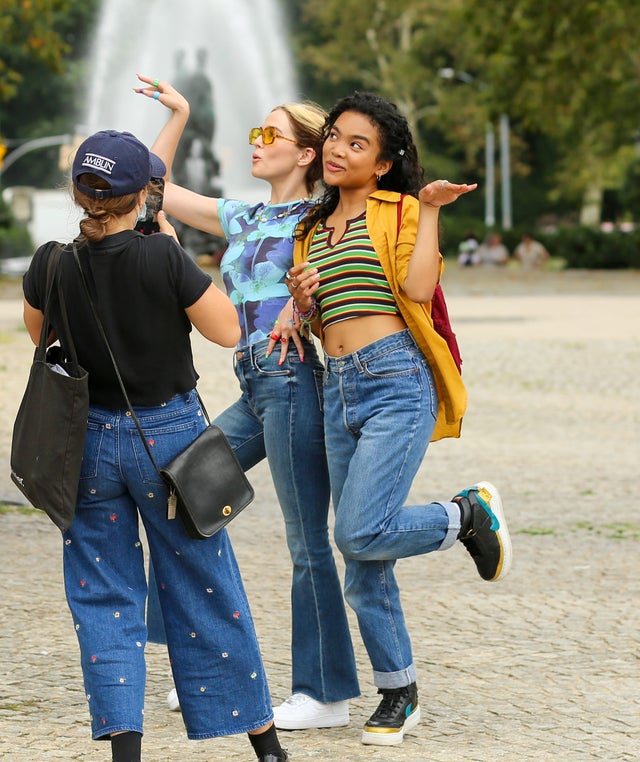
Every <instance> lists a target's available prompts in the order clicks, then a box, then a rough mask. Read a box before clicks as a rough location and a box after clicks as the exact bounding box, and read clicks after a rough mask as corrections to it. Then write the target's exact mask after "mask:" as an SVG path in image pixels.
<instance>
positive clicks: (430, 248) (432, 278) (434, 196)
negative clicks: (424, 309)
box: [403, 180, 478, 303]
mask: <svg viewBox="0 0 640 762" xmlns="http://www.w3.org/2000/svg"><path fill="white" fill-rule="evenodd" d="M477 187H478V186H477V183H474V184H473V185H467V184H465V183H463V184H461V185H456V184H455V183H450V182H448V181H447V180H434V181H433V182H432V183H429V184H428V185H425V186H424V188H422V189H421V190H420V193H419V194H418V201H419V202H420V215H419V217H418V230H417V232H416V242H415V246H414V249H413V253H412V254H411V259H410V260H409V267H408V269H407V277H406V278H405V281H404V284H403V289H404V292H405V293H406V295H407V296H408V297H409V299H411V300H412V301H414V302H419V303H425V302H428V301H431V297H432V296H433V292H434V290H435V288H436V286H437V285H438V279H439V277H440V247H439V242H438V218H439V214H440V207H441V206H445V205H446V204H451V203H453V202H454V201H456V199H457V198H458V197H459V196H461V195H462V194H464V193H469V192H470V191H472V190H475V189H476V188H477Z"/></svg>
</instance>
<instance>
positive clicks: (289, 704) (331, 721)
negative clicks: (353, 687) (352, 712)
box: [273, 693, 349, 730]
mask: <svg viewBox="0 0 640 762" xmlns="http://www.w3.org/2000/svg"><path fill="white" fill-rule="evenodd" d="M273 720H274V723H275V726H276V728H278V730H307V729H308V728H340V727H342V726H344V725H348V724H349V701H348V700H346V701H333V702H331V703H327V704H323V703H321V702H320V701H316V700H315V699H312V698H311V696H307V695H305V694H304V693H294V694H293V695H292V696H289V698H288V699H287V700H286V701H284V702H283V703H282V704H280V706H274V708H273Z"/></svg>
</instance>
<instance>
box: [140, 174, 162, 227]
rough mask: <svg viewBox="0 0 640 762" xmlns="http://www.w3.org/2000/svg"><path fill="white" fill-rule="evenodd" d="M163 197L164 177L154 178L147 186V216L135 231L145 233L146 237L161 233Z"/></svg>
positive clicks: (141, 220)
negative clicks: (160, 219) (160, 214)
mask: <svg viewBox="0 0 640 762" xmlns="http://www.w3.org/2000/svg"><path fill="white" fill-rule="evenodd" d="M163 195H164V179H163V178H162V177H152V178H151V180H149V184H148V185H147V201H146V207H147V211H146V214H145V216H144V217H143V218H142V219H139V220H138V221H137V222H136V225H135V228H134V230H137V231H138V232H139V233H144V235H150V234H151V233H157V232H159V230H160V226H159V225H158V212H159V211H160V210H161V209H162V197H163Z"/></svg>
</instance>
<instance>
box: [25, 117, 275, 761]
mask: <svg viewBox="0 0 640 762" xmlns="http://www.w3.org/2000/svg"><path fill="white" fill-rule="evenodd" d="M165 171H166V169H165V166H164V163H163V162H162V160H161V159H159V158H158V157H157V156H155V155H154V154H152V153H150V152H149V150H148V149H147V148H146V146H144V145H143V144H142V143H141V142H140V141H139V140H137V138H135V137H134V136H133V135H131V134H130V133H127V132H116V131H112V130H106V131H102V132H98V133H96V134H94V135H92V136H91V137H89V138H87V140H85V141H84V143H82V145H81V146H80V147H79V149H78V152H77V154H76V156H75V159H74V162H73V169H72V179H73V195H74V199H75V202H76V204H77V205H78V206H79V207H81V208H82V209H83V210H84V218H83V219H82V220H81V222H80V235H79V237H78V238H77V239H76V240H75V241H74V246H75V247H76V249H77V252H78V255H79V262H80V266H81V268H82V270H83V272H84V276H85V279H86V281H87V283H88V287H89V290H90V292H91V297H92V300H93V302H94V304H95V305H96V308H97V311H98V313H99V316H100V319H101V321H102V324H103V326H104V330H105V333H106V335H107V337H108V339H109V342H110V344H111V349H112V351H113V354H114V356H115V357H116V359H117V362H118V366H119V369H120V373H121V375H122V378H123V381H124V386H125V388H126V389H127V392H128V394H129V397H130V400H131V404H132V406H133V407H134V410H135V412H136V415H137V417H138V419H139V420H140V423H141V425H142V428H143V429H144V431H145V434H146V435H147V436H148V442H149V445H150V446H151V447H153V451H154V455H155V459H156V462H157V463H158V465H159V466H160V467H162V466H163V465H165V464H166V463H168V462H169V461H170V460H172V459H173V458H174V457H175V456H176V455H177V454H178V453H179V452H181V451H182V450H184V449H185V448H186V447H187V446H188V445H189V444H190V443H191V442H192V441H193V440H194V439H195V438H196V437H197V436H198V434H199V433H200V432H201V431H202V430H203V429H204V427H205V421H204V417H203V415H202V408H201V406H200V404H199V400H198V397H197V394H196V383H197V380H198V374H197V372H196V369H195V367H194V362H193V356H192V349H191V342H190V333H191V329H192V326H195V327H196V328H197V329H198V331H199V332H200V333H201V334H202V335H203V336H204V337H205V338H207V339H209V340H210V341H212V342H214V343H217V344H220V345H221V346H225V347H233V346H234V345H235V344H236V343H237V341H238V339H239V337H240V327H239V323H238V318H237V314H236V310H235V307H234V306H233V304H232V302H231V301H230V299H229V298H228V297H227V296H226V295H225V294H223V292H222V291H220V290H219V289H218V288H217V287H216V286H215V285H214V284H213V283H212V281H211V277H210V276H209V275H207V274H206V273H204V272H203V271H202V270H201V269H200V268H199V267H198V266H197V265H196V264H195V263H194V262H193V261H192V259H191V258H190V257H189V256H188V255H187V253H186V252H185V251H184V250H183V249H182V248H181V246H180V245H179V244H178V242H177V240H176V239H175V238H174V236H175V231H174V230H173V228H172V227H171V225H170V224H169V223H168V222H167V220H166V218H165V217H164V215H163V214H162V213H160V214H159V225H160V233H159V234H155V235H148V236H145V235H143V234H141V233H139V232H137V231H135V230H134V226H135V225H136V222H137V220H138V218H139V216H140V215H141V213H142V210H143V208H144V205H145V199H146V196H147V189H146V186H147V184H148V183H149V181H150V180H151V179H152V178H154V177H162V176H163V175H164V174H165ZM59 247H60V244H59V243H57V242H55V241H51V242H49V243H47V244H45V245H43V246H41V247H40V248H39V249H38V250H37V251H36V253H35V254H34V257H33V259H32V262H31V265H30V267H29V271H28V272H27V274H26V275H25V278H24V297H25V298H24V319H25V324H26V326H27V329H28V331H29V335H30V336H31V338H32V340H33V341H34V343H38V339H39V336H40V332H41V327H42V323H43V320H44V314H43V309H44V300H45V288H46V282H47V262H48V261H49V257H50V255H51V253H52V252H53V251H55V250H56V249H58V248H59ZM59 267H60V270H59V272H60V278H61V283H62V287H63V289H64V292H65V293H66V294H69V295H73V298H72V299H71V298H69V299H67V300H66V302H67V313H68V317H69V334H70V337H71V338H72V339H73V344H74V345H75V348H76V351H77V355H78V361H79V363H80V364H81V365H82V366H83V367H84V368H85V369H86V370H87V371H88V373H89V394H90V410H89V416H88V422H87V435H86V444H85V450H84V455H83V462H82V473H81V477H80V484H79V489H78V498H77V503H76V511H75V517H74V520H73V522H72V524H71V526H70V528H69V530H68V531H67V532H65V533H64V535H63V564H64V581H65V590H66V596H67V601H68V604H69V608H70V610H71V614H72V617H73V622H74V627H75V630H76V635H77V637H78V642H79V645H80V654H81V663H82V671H83V675H84V684H85V691H86V694H87V700H88V703H89V711H90V715H91V727H92V734H93V738H94V739H96V740H98V739H105V740H110V741H111V745H112V759H113V760H114V762H138V760H140V754H141V738H142V732H143V713H144V692H145V658H144V649H145V644H146V641H147V629H146V625H145V603H146V599H147V581H146V575H145V563H144V558H143V551H142V544H141V542H140V535H139V530H138V522H139V520H142V523H143V524H144V528H145V531H146V535H147V538H148V542H149V551H150V554H151V558H152V559H153V563H154V566H155V568H156V569H157V570H158V571H159V572H160V570H161V574H162V578H163V579H166V580H170V584H169V585H168V586H167V589H165V590H164V594H165V599H166V601H167V602H168V606H169V607H170V608H171V610H172V611H173V613H174V615H175V617H176V619H178V620H180V621H181V622H182V624H183V628H184V630H185V632H188V633H189V634H190V637H189V638H188V641H187V646H186V647H185V640H184V638H178V637H176V636H175V630H174V631H171V632H170V633H169V642H168V647H169V651H170V656H171V662H172V666H173V672H174V678H175V681H176V684H177V685H180V686H181V688H182V689H183V691H182V692H183V699H182V716H183V719H184V722H185V726H186V729H187V734H188V736H189V738H192V739H205V738H213V737H216V736H226V735H231V734H236V733H249V734H250V738H251V742H252V745H253V746H254V748H255V749H256V754H257V755H258V757H259V759H260V760H263V761H264V762H268V761H269V760H273V759H278V760H281V759H286V758H287V755H286V752H283V751H282V749H281V747H280V744H279V742H278V738H277V734H276V731H275V728H274V726H273V712H272V709H271V698H270V695H269V688H268V685H267V680H266V676H265V673H264V668H263V664H262V659H261V656H260V650H259V646H258V643H257V640H256V635H255V631H254V626H253V621H252V618H251V612H250V610H249V605H248V602H247V598H246V595H245V591H244V587H243V584H242V580H241V578H240V573H239V571H238V567H237V564H236V560H235V557H234V553H233V549H232V547H231V544H230V542H229V538H228V536H227V533H226V531H225V530H222V531H221V532H219V533H218V534H216V535H214V536H213V537H211V538H209V539H207V540H199V541H195V540H192V539H190V538H189V536H188V535H187V533H186V531H185V529H184V527H183V525H182V522H180V521H179V520H169V519H168V518H167V499H168V494H167V489H166V487H165V485H164V484H163V482H162V479H161V477H160V476H159V474H158V473H157V471H156V469H155V468H154V466H153V464H152V462H151V460H150V459H149V457H148V455H147V454H146V451H145V448H144V447H143V443H142V442H141V440H140V437H139V435H138V432H137V430H136V427H135V423H134V421H133V419H132V416H131V413H130V412H129V411H128V410H127V408H126V403H125V401H124V400H123V397H122V392H121V389H120V386H119V384H118V381H117V379H116V376H115V373H114V369H113V365H112V363H111V360H110V357H109V354H108V352H107V350H106V347H105V344H104V342H103V340H102V339H101V335H100V333H99V330H98V327H97V324H96V321H95V319H94V317H93V314H92V312H91V307H90V304H89V301H88V299H87V297H86V294H85V291H84V287H83V284H82V274H81V272H80V269H79V267H78V264H77V262H76V260H75V258H74V254H73V252H72V247H71V246H66V247H65V248H64V250H63V252H62V256H61V258H60V265H59ZM51 322H52V329H53V332H54V333H55V335H56V336H57V338H58V339H59V340H60V343H61V345H62V347H63V349H64V348H65V346H67V345H68V343H69V338H70V337H69V335H67V334H66V333H65V328H64V325H63V321H62V317H61V314H60V310H59V308H58V307H57V306H56V305H54V308H53V312H52V318H51Z"/></svg>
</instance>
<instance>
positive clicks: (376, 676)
mask: <svg viewBox="0 0 640 762" xmlns="http://www.w3.org/2000/svg"><path fill="white" fill-rule="evenodd" d="M417 679H418V670H417V669H416V665H415V664H413V663H411V664H410V665H409V666H408V667H407V668H406V669H400V670H398V671H397V672H376V671H375V670H374V671H373V684H374V685H375V686H376V688H385V689H386V688H404V687H405V685H411V683H415V682H416V680H417Z"/></svg>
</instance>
